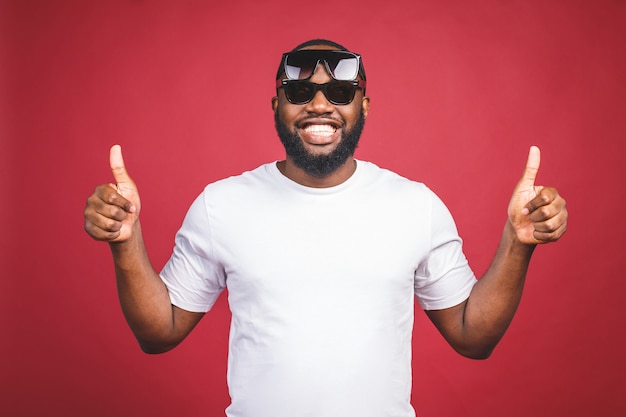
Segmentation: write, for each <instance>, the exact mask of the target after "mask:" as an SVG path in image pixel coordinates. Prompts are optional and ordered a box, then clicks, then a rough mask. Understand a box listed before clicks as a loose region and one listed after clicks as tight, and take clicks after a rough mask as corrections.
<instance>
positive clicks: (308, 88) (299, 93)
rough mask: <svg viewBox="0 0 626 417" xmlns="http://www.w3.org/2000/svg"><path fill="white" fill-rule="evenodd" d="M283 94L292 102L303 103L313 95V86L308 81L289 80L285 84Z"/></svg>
mask: <svg viewBox="0 0 626 417" xmlns="http://www.w3.org/2000/svg"><path fill="white" fill-rule="evenodd" d="M284 87H285V95H286V96H287V99H288V100H289V101H290V102H291V103H293V104H304V103H308V102H309V101H311V99H312V98H313V96H314V95H315V86H314V85H313V83H310V82H308V81H290V82H289V83H287V84H285V86H284Z"/></svg>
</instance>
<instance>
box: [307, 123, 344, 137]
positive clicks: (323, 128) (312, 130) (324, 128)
mask: <svg viewBox="0 0 626 417" xmlns="http://www.w3.org/2000/svg"><path fill="white" fill-rule="evenodd" d="M336 130H337V129H335V128H334V127H333V126H331V125H308V126H307V127H305V128H304V131H305V132H306V133H308V134H311V135H317V136H330V135H332V134H333V133H335V131H336Z"/></svg>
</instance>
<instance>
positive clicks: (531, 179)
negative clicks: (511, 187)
mask: <svg viewBox="0 0 626 417" xmlns="http://www.w3.org/2000/svg"><path fill="white" fill-rule="evenodd" d="M540 162H541V151H540V150H539V148H538V147H536V146H531V147H530V151H529V152H528V160H527V161H526V168H525V169H524V174H523V175H522V178H521V179H520V181H519V184H518V186H519V188H521V189H529V188H532V187H533V186H534V185H535V178H537V172H538V171H539V164H540Z"/></svg>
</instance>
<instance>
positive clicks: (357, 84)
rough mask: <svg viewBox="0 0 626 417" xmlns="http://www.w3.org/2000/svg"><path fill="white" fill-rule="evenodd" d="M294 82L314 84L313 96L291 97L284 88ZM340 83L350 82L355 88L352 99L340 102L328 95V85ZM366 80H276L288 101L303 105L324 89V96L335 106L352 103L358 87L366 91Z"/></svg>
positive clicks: (277, 87)
mask: <svg viewBox="0 0 626 417" xmlns="http://www.w3.org/2000/svg"><path fill="white" fill-rule="evenodd" d="M293 83H305V84H308V85H311V86H313V93H312V94H311V98H309V99H308V100H306V101H302V102H299V101H293V100H292V99H291V97H289V94H287V90H286V89H285V88H284V87H286V86H287V85H289V84H293ZM338 83H346V84H350V85H351V86H352V88H353V92H352V96H351V98H350V101H348V102H346V103H342V102H338V101H336V100H332V99H331V98H330V97H328V90H327V89H328V86H329V85H330V84H333V85H336V84H338ZM366 84H367V83H366V81H365V80H332V81H329V82H327V83H324V84H317V83H314V82H311V81H309V80H308V79H304V80H289V79H285V80H276V89H279V88H283V90H284V91H285V97H286V98H287V101H289V102H290V103H291V104H297V105H302V104H306V103H308V102H310V101H311V100H313V98H314V97H315V95H316V94H317V92H318V91H320V90H322V93H324V97H326V100H328V101H329V102H330V103H332V104H334V105H335V106H345V105H347V104H350V103H352V101H353V100H354V96H355V95H356V90H357V89H358V88H360V89H362V90H363V91H365V85H366Z"/></svg>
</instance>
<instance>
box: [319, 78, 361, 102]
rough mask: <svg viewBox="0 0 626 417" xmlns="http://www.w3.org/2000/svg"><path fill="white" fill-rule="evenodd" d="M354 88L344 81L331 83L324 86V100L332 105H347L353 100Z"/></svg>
mask: <svg viewBox="0 0 626 417" xmlns="http://www.w3.org/2000/svg"><path fill="white" fill-rule="evenodd" d="M355 93H356V86H354V85H353V84H351V83H349V82H345V81H332V82H330V83H328V84H326V98H328V100H329V101H330V102H331V103H333V104H339V105H341V104H348V103H350V102H351V101H352V99H354V94H355Z"/></svg>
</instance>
